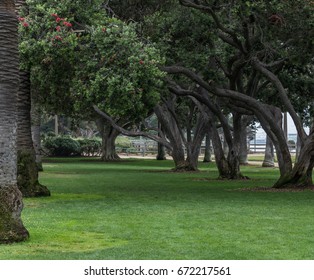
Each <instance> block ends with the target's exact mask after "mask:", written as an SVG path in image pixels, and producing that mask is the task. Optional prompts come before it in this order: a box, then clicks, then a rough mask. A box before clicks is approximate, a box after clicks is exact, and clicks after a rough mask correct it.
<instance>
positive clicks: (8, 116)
mask: <svg viewBox="0 0 314 280" xmlns="http://www.w3.org/2000/svg"><path fill="white" fill-rule="evenodd" d="M0 61H1V63H0V100H1V102H0V243H11V242H18V241H23V240H25V239H27V238H28V236H29V234H28V231H27V230H26V228H25V227H24V225H23V223H22V220H21V211H22V208H23V202H22V194H21V192H20V190H19V189H18V187H17V176H16V173H17V150H16V129H17V92H18V87H19V59H18V38H17V19H16V15H15V6H14V1H13V0H2V1H1V2H0Z"/></svg>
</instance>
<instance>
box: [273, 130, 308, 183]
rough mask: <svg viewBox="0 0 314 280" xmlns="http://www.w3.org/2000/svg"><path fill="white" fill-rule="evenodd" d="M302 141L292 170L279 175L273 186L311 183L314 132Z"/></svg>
mask: <svg viewBox="0 0 314 280" xmlns="http://www.w3.org/2000/svg"><path fill="white" fill-rule="evenodd" d="M303 143H304V144H303V146H302V148H301V150H300V155H299V158H298V161H297V162H296V163H295V165H294V167H293V169H292V171H290V172H287V173H286V174H283V175H281V176H280V178H279V180H278V181H277V182H276V183H275V185H274V186H273V187H274V188H286V187H297V188H303V187H308V186H312V185H313V179H312V173H313V167H314V133H312V134H311V135H310V136H308V137H307V138H306V139H305V140H304V142H303Z"/></svg>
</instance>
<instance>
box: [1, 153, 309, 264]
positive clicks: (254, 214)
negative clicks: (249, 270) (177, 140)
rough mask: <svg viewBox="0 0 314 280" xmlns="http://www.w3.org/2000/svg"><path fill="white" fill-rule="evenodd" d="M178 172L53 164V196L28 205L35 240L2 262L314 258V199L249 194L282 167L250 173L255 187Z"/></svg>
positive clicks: (211, 172) (143, 166) (209, 169)
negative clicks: (313, 223) (245, 190)
mask: <svg viewBox="0 0 314 280" xmlns="http://www.w3.org/2000/svg"><path fill="white" fill-rule="evenodd" d="M171 166H172V162H171V161H162V162H160V161H155V160H134V159H130V160H126V161H123V162H115V163H101V162H99V161H96V160H95V161H91V160H90V159H87V160H84V159H73V158H72V159H49V160H48V161H46V163H45V164H44V170H45V171H44V172H43V173H41V180H40V181H41V183H43V184H45V185H49V187H50V189H51V191H52V196H51V197H50V198H42V199H40V200H38V199H33V198H28V199H25V200H24V203H25V209H24V211H23V220H24V222H25V225H26V226H27V228H28V229H29V231H30V234H31V237H30V239H29V240H28V241H27V242H25V243H22V244H13V245H10V246H1V250H0V259H116V260H123V259H167V260H168V259H186V260H189V259H203V260H205V259H232V260H233V259H235V260H239V259H285V260H286V259H313V256H314V251H313V246H312V231H313V227H312V209H313V199H314V193H313V192H310V191H304V192H292V193H291V192H279V193H272V192H251V191H248V192H243V191H239V188H246V187H254V186H271V185H272V184H273V182H274V181H275V179H276V178H277V176H278V171H277V170H276V169H264V168H261V167H256V166H249V167H245V168H244V172H245V174H248V176H250V178H252V179H251V180H239V181H229V182H228V183H227V184H226V182H225V181H221V180H216V178H217V176H218V174H217V172H216V167H215V166H214V164H210V165H208V164H203V163H201V164H200V169H201V172H200V173H194V174H192V173H188V174H184V173H180V174H178V173H173V172H167V171H168V170H169V169H170V167H171ZM121 174H123V176H121Z"/></svg>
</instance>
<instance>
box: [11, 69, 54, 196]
mask: <svg viewBox="0 0 314 280" xmlns="http://www.w3.org/2000/svg"><path fill="white" fill-rule="evenodd" d="M17 101H18V118H17V120H18V121H17V155H18V156H17V162H18V165H17V185H18V187H19V189H20V190H21V192H22V194H23V196H25V197H38V196H50V191H49V190H48V189H47V187H45V186H43V185H41V184H40V183H39V182H38V169H37V164H36V153H35V149H34V145H33V140H32V133H31V115H30V111H31V95H30V81H29V74H28V73H27V72H23V71H20V87H19V91H18V99H17Z"/></svg>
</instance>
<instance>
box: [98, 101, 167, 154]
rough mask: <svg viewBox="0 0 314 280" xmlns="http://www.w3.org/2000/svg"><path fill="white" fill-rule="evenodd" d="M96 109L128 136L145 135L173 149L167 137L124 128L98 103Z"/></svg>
mask: <svg viewBox="0 0 314 280" xmlns="http://www.w3.org/2000/svg"><path fill="white" fill-rule="evenodd" d="M93 108H94V110H95V111H96V112H97V113H98V114H99V115H100V116H102V117H103V118H105V119H106V120H107V121H109V123H110V124H111V125H112V126H113V127H114V128H115V129H116V130H118V131H120V132H121V133H122V134H123V135H127V136H131V137H136V136H143V137H147V138H149V139H152V140H154V141H156V142H158V143H160V144H162V145H164V146H165V147H167V148H168V149H170V150H172V146H171V145H170V143H169V142H168V141H166V140H165V139H163V138H161V137H160V136H157V135H152V134H149V133H146V132H143V131H129V130H126V129H124V128H123V127H121V126H119V125H117V123H116V122H115V121H114V120H113V119H112V118H111V117H110V116H109V115H107V114H106V113H105V112H103V111H101V110H100V109H99V108H98V107H97V106H96V105H93Z"/></svg>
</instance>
